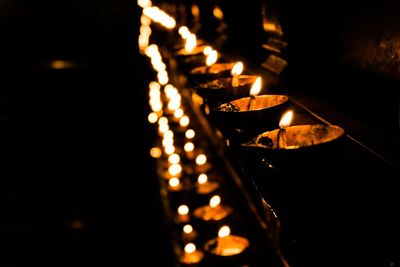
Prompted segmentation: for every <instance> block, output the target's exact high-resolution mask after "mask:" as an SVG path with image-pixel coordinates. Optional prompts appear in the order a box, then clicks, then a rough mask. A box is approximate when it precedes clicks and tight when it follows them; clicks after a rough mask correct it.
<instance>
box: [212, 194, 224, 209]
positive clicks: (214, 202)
mask: <svg viewBox="0 0 400 267" xmlns="http://www.w3.org/2000/svg"><path fill="white" fill-rule="evenodd" d="M219 204H221V197H220V196H218V195H215V196H213V197H212V198H210V207H211V208H215V207H216V206H218V205H219Z"/></svg>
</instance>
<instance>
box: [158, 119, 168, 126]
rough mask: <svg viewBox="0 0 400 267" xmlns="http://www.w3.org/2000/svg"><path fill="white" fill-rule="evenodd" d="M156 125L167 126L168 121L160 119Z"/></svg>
mask: <svg viewBox="0 0 400 267" xmlns="http://www.w3.org/2000/svg"><path fill="white" fill-rule="evenodd" d="M158 125H160V126H161V125H168V119H167V117H161V118H160V119H159V120H158Z"/></svg>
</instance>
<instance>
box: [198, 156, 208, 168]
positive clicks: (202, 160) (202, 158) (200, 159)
mask: <svg viewBox="0 0 400 267" xmlns="http://www.w3.org/2000/svg"><path fill="white" fill-rule="evenodd" d="M206 162H207V156H206V155H204V154H200V155H198V156H197V157H196V164H197V165H204V164H206Z"/></svg>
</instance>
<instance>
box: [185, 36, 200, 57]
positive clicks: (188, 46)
mask: <svg viewBox="0 0 400 267" xmlns="http://www.w3.org/2000/svg"><path fill="white" fill-rule="evenodd" d="M196 45H197V38H196V35H194V34H193V33H191V34H190V35H189V37H188V38H186V43H185V50H186V52H192V51H193V50H194V48H195V47H196Z"/></svg>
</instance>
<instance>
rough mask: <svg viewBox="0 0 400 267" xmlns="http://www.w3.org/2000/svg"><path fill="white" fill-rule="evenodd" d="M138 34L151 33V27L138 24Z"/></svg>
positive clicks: (147, 34) (148, 34)
mask: <svg viewBox="0 0 400 267" xmlns="http://www.w3.org/2000/svg"><path fill="white" fill-rule="evenodd" d="M140 34H142V35H144V36H150V34H151V28H150V26H148V25H142V26H140Z"/></svg>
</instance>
